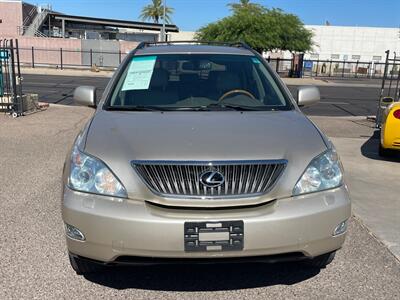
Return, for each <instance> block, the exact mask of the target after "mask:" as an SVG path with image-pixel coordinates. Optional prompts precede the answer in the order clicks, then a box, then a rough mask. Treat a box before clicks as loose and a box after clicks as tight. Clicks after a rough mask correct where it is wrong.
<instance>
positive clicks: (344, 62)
mask: <svg viewBox="0 0 400 300" xmlns="http://www.w3.org/2000/svg"><path fill="white" fill-rule="evenodd" d="M345 64H346V61H345V60H343V68H342V77H344V67H345Z"/></svg>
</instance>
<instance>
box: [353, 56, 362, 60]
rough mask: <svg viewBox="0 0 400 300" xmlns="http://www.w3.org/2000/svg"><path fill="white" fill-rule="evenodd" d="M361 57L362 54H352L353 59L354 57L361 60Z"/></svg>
mask: <svg viewBox="0 0 400 300" xmlns="http://www.w3.org/2000/svg"><path fill="white" fill-rule="evenodd" d="M360 58H361V55H352V56H351V59H354V60H360Z"/></svg>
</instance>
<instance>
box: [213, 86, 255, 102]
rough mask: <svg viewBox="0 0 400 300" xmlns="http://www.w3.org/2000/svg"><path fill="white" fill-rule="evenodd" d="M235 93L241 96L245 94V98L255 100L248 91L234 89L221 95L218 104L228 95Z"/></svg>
mask: <svg viewBox="0 0 400 300" xmlns="http://www.w3.org/2000/svg"><path fill="white" fill-rule="evenodd" d="M236 93H241V94H245V95H246V96H249V97H250V98H252V99H256V97H254V95H253V94H252V93H250V92H248V91H245V90H240V89H235V90H230V91H228V92H226V93H225V94H223V95H222V96H221V97H220V98H219V99H218V102H222V101H223V100H224V99H225V98H226V97H228V96H229V95H232V94H236Z"/></svg>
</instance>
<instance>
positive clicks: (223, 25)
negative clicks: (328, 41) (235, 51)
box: [196, 0, 312, 52]
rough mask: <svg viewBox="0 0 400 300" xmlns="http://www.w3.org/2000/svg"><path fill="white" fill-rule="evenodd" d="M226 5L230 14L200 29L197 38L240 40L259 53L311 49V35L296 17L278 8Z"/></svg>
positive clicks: (243, 2)
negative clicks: (230, 11) (229, 8)
mask: <svg viewBox="0 0 400 300" xmlns="http://www.w3.org/2000/svg"><path fill="white" fill-rule="evenodd" d="M229 6H230V7H231V8H232V12H233V14H232V15H231V16H228V17H225V18H223V19H221V20H219V21H216V22H214V23H210V24H208V25H206V26H204V27H201V28H200V29H199V30H198V31H197V33H196V39H198V40H207V41H219V42H236V41H243V42H246V43H247V44H249V45H250V46H251V47H253V48H254V49H256V50H257V51H259V52H262V51H273V50H278V49H279V50H289V51H291V52H304V51H307V50H310V49H311V46H312V33H311V31H309V30H307V29H306V28H305V27H304V24H303V23H302V22H301V20H300V19H299V18H298V17H297V16H295V15H293V14H287V13H285V12H283V11H282V10H280V9H267V8H266V7H264V6H262V5H259V4H254V3H250V1H249V0H241V2H240V3H233V4H230V5H229Z"/></svg>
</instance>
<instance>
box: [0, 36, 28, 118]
mask: <svg viewBox="0 0 400 300" xmlns="http://www.w3.org/2000/svg"><path fill="white" fill-rule="evenodd" d="M22 101H23V97H22V85H21V70H20V65H19V51H18V40H12V39H11V40H8V39H0V111H3V112H8V113H10V114H12V115H13V116H14V117H17V116H21V115H22V113H23V102H22Z"/></svg>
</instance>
